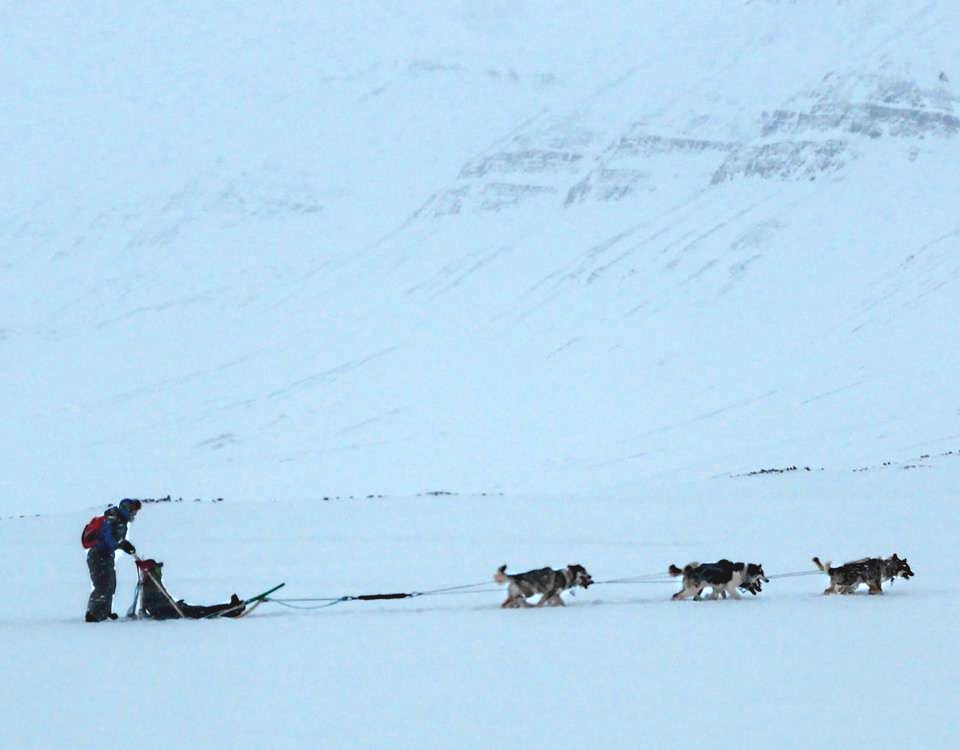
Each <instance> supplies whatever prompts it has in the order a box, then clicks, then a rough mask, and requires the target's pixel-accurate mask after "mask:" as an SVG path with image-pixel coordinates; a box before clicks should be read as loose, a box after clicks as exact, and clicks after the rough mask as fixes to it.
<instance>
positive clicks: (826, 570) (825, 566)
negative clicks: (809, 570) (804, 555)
mask: <svg viewBox="0 0 960 750" xmlns="http://www.w3.org/2000/svg"><path fill="white" fill-rule="evenodd" d="M813 564H814V565H816V566H817V567H818V568H819V569H820V570H822V571H823V572H824V573H829V572H830V563H829V562H826V563H822V562H820V558H819V557H815V558H813Z"/></svg>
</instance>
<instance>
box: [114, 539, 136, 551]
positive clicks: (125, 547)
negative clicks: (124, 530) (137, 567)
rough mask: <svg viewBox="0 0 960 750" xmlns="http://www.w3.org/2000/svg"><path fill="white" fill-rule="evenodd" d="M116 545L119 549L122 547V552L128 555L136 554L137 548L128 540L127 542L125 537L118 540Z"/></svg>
mask: <svg viewBox="0 0 960 750" xmlns="http://www.w3.org/2000/svg"><path fill="white" fill-rule="evenodd" d="M117 546H118V547H119V548H120V549H122V550H123V551H124V552H126V553H127V554H128V555H135V554H137V548H136V547H134V546H133V545H132V544H130V542H128V541H127V540H126V539H124V540H123V541H122V542H120V544H118V545H117Z"/></svg>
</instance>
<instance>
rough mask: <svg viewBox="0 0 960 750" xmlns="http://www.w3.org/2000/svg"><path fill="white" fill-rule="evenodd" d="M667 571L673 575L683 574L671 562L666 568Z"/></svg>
mask: <svg viewBox="0 0 960 750" xmlns="http://www.w3.org/2000/svg"><path fill="white" fill-rule="evenodd" d="M667 572H668V573H669V574H670V575H672V576H674V577H676V576H682V575H683V571H682V570H681V569H680V568H678V567H677V566H676V565H674V564H673V563H670V567H669V568H667Z"/></svg>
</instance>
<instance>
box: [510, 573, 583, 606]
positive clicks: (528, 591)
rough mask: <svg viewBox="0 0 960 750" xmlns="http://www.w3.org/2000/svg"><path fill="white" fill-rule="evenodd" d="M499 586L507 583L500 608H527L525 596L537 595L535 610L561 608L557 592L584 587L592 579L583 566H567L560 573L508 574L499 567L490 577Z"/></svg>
mask: <svg viewBox="0 0 960 750" xmlns="http://www.w3.org/2000/svg"><path fill="white" fill-rule="evenodd" d="M493 580H494V581H495V582H496V583H499V584H501V585H502V584H504V583H506V584H508V588H507V598H506V599H505V600H504V602H503V604H501V605H500V606H501V607H504V608H516V607H529V606H531V605H530V604H529V603H528V602H527V597H528V596H534V595H535V594H540V595H541V596H540V600H539V601H538V602H537V603H536V604H534V605H533V606H534V607H562V606H564V604H563V599H561V598H560V593H561V592H563V591H566V590H567V589H572V588H574V587H575V586H580V587H582V588H587V587H588V586H589V585H590V584H591V583H593V579H592V578H591V577H590V574H589V573H588V572H587V569H586V568H584V567H583V566H582V565H568V566H567V567H565V568H563V569H562V570H554V569H553V568H538V569H537V570H528V571H527V572H526V573H507V566H506V565H501V566H500V567H499V568H497V572H496V573H494V575H493Z"/></svg>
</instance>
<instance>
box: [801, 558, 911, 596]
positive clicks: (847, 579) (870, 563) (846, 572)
mask: <svg viewBox="0 0 960 750" xmlns="http://www.w3.org/2000/svg"><path fill="white" fill-rule="evenodd" d="M813 563H814V565H816V566H817V567H818V568H820V570H822V571H823V572H824V573H826V574H828V575H829V576H830V585H829V586H828V587H827V588H826V589H824V592H823V593H824V594H852V593H853V592H854V591H856V590H857V587H858V586H859V585H860V584H861V583H865V584H867V589H868V590H867V593H868V594H882V593H883V588H882V586H881V583H882V582H883V581H890V582H893V579H894V578H897V577H900V578H904V579H910V578H912V577H913V571H912V570H911V569H910V565H909V564H907V558H905V557H897V555H896V554H893V555H892V556H890V557H888V558H887V559H886V560H884V559H882V558H880V557H864V558H863V559H862V560H854V561H853V562H848V563H844V564H843V565H841V566H840V567H839V568H831V567H830V563H829V562H827V563H822V562H820V558H819V557H815V558H813Z"/></svg>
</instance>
